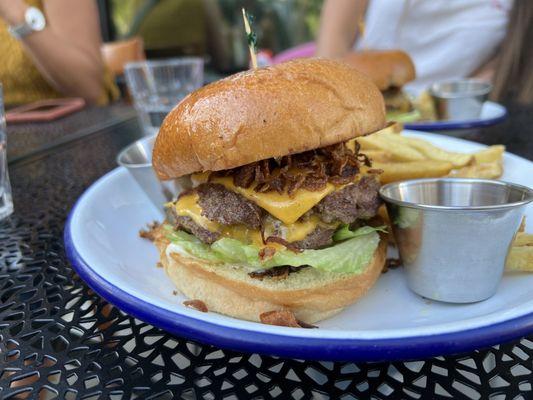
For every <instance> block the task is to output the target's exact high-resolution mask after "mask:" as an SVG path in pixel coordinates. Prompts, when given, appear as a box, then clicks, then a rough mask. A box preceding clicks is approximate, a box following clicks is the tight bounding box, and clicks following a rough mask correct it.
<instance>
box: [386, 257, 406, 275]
mask: <svg viewBox="0 0 533 400" xmlns="http://www.w3.org/2000/svg"><path fill="white" fill-rule="evenodd" d="M401 266H402V260H400V259H399V258H387V260H386V261H385V265H384V266H383V269H382V270H381V273H383V274H386V273H387V271H388V270H389V269H396V268H398V267H401Z"/></svg>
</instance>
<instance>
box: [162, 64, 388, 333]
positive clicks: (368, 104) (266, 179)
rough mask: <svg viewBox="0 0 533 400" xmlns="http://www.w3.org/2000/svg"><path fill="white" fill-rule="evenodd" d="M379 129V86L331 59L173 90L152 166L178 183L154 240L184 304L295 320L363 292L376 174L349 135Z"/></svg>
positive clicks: (376, 271)
mask: <svg viewBox="0 0 533 400" xmlns="http://www.w3.org/2000/svg"><path fill="white" fill-rule="evenodd" d="M384 125H385V107H384V103H383V97H382V95H381V93H380V91H379V90H378V88H377V87H376V85H375V84H374V83H373V82H372V81H370V80H369V79H368V78H366V77H365V76H364V75H363V74H361V73H359V72H357V71H356V70H354V69H353V68H351V67H350V66H348V65H347V64H345V63H342V62H339V61H333V60H325V59H300V60H295V61H291V62H287V63H284V64H279V65H276V66H273V67H267V68H260V69H255V70H251V71H246V72H242V73H238V74H236V75H233V76H231V77H228V78H226V79H222V80H220V81H217V82H214V83H212V84H209V85H207V86H205V87H203V88H201V89H199V90H197V91H195V92H193V93H191V94H190V95H188V96H187V97H186V98H184V99H183V100H182V101H181V102H180V103H179V104H178V105H177V106H176V107H175V108H174V109H173V110H172V111H171V112H170V113H169V114H168V115H167V117H166V118H165V120H164V122H163V124H162V126H161V128H160V131H159V134H158V136H157V139H156V142H155V145H154V150H153V167H154V169H155V171H156V173H157V175H158V176H159V178H161V179H163V180H165V179H175V178H180V179H181V181H182V182H183V181H185V182H187V185H186V186H187V188H186V189H184V190H183V191H182V192H181V194H180V195H179V196H178V198H177V199H176V200H175V201H173V202H170V203H168V204H166V205H165V208H166V220H165V222H164V223H163V224H161V225H160V226H159V227H158V228H157V232H156V234H155V235H154V236H155V244H156V246H157V247H158V249H159V251H160V256H161V263H162V264H163V266H164V268H165V270H166V272H167V274H168V276H169V277H170V279H171V280H172V281H173V282H174V284H175V285H176V286H177V288H178V289H179V290H180V291H181V292H182V293H183V294H184V295H185V296H186V297H188V298H189V299H190V300H189V303H188V304H196V308H199V309H202V310H203V311H206V310H209V311H214V312H217V313H222V314H226V315H229V316H233V317H236V318H241V319H245V320H251V321H261V322H264V323H273V324H281V325H288V326H305V324H312V323H314V322H317V321H319V320H322V319H324V318H327V317H330V316H332V315H334V314H336V313H338V312H340V311H341V310H342V309H343V308H344V307H346V306H347V305H349V304H351V303H353V302H354V301H355V300H356V299H358V298H359V297H360V296H362V295H364V294H365V293H366V292H367V290H368V289H369V288H370V287H371V286H372V285H373V284H374V283H375V281H376V280H377V278H378V276H379V275H380V273H381V270H382V268H383V266H384V262H385V252H386V240H382V234H381V232H380V231H381V230H382V227H381V223H380V222H379V221H378V220H376V218H375V217H376V214H377V210H378V207H379V205H380V200H379V197H378V188H379V182H378V179H377V177H376V173H377V172H378V171H374V170H372V168H371V165H370V161H369V160H368V158H367V157H366V156H365V155H364V154H361V153H360V152H359V146H358V145H357V143H356V141H355V140H354V138H356V137H358V136H362V135H366V134H369V133H372V132H375V131H378V130H380V129H382V128H383V127H384ZM285 317H288V319H287V318H285ZM280 318H281V320H280Z"/></svg>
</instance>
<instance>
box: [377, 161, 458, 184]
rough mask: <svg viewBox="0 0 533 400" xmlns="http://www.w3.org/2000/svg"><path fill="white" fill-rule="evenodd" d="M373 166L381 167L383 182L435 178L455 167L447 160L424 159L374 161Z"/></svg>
mask: <svg viewBox="0 0 533 400" xmlns="http://www.w3.org/2000/svg"><path fill="white" fill-rule="evenodd" d="M372 168H375V169H381V170H383V173H382V174H381V175H379V179H380V181H381V183H389V182H396V181H403V180H406V179H416V178H435V177H439V176H444V175H447V174H448V173H449V172H450V171H451V170H452V168H453V165H452V163H450V162H447V161H435V160H422V161H410V162H400V163H380V162H374V163H372Z"/></svg>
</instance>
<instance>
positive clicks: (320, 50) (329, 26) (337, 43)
mask: <svg viewBox="0 0 533 400" xmlns="http://www.w3.org/2000/svg"><path fill="white" fill-rule="evenodd" d="M368 1H369V0H326V1H325V2H324V5H323V6H322V13H321V15H320V32H319V34H318V40H317V50H316V55H317V56H321V57H332V58H335V57H342V56H344V55H345V54H346V53H348V52H349V51H350V49H351V48H352V46H353V44H354V43H355V39H356V38H357V34H358V31H359V24H360V23H361V21H363V19H364V16H365V12H366V7H367V5H368Z"/></svg>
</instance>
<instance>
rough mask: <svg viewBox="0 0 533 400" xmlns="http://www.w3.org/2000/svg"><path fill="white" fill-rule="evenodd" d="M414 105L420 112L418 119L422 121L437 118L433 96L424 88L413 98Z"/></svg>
mask: <svg viewBox="0 0 533 400" xmlns="http://www.w3.org/2000/svg"><path fill="white" fill-rule="evenodd" d="M415 106H416V108H417V110H418V112H419V113H420V119H421V120H424V121H435V120H437V110H436V109H435V102H434V101H433V97H431V94H429V92H428V91H427V90H424V91H423V92H422V93H420V95H419V96H418V98H417V99H416V100H415Z"/></svg>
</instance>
